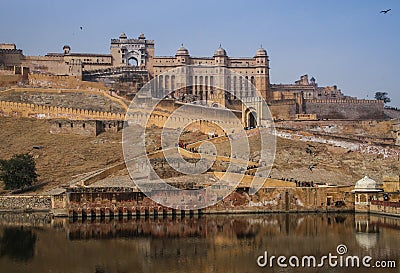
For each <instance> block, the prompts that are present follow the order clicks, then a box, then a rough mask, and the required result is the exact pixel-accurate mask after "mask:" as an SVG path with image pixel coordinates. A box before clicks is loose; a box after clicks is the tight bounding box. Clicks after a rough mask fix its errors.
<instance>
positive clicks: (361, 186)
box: [354, 176, 379, 191]
mask: <svg viewBox="0 0 400 273" xmlns="http://www.w3.org/2000/svg"><path fill="white" fill-rule="evenodd" d="M354 190H362V191H363V190H366V191H371V190H372V191H375V190H379V189H378V183H376V181H375V180H373V179H371V178H369V177H368V176H365V177H364V178H362V179H360V180H358V181H357V183H356V185H355V187H354Z"/></svg>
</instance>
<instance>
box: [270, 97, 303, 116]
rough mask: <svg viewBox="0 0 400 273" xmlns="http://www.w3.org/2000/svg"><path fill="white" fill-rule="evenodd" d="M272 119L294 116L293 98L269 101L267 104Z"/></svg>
mask: <svg viewBox="0 0 400 273" xmlns="http://www.w3.org/2000/svg"><path fill="white" fill-rule="evenodd" d="M268 107H269V110H270V111H271V114H272V117H273V118H274V120H291V119H295V117H296V112H297V111H296V103H295V101H294V100H286V101H285V100H282V101H271V102H270V103H269V104H268Z"/></svg>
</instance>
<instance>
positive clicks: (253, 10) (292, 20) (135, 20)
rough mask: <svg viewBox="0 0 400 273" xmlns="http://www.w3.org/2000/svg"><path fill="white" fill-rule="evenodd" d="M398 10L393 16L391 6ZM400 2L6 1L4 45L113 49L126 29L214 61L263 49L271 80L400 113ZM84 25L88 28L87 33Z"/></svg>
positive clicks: (160, 50)
mask: <svg viewBox="0 0 400 273" xmlns="http://www.w3.org/2000/svg"><path fill="white" fill-rule="evenodd" d="M386 9H392V10H391V11H390V12H388V13H387V14H382V13H380V11H381V10H386ZM399 26H400V1H399V0H374V1H373V0H260V1H255V0H246V1H235V0H232V1H213V0H204V1H194V0H193V1H192V0H186V1H185V0H164V1H162V0H159V1H151V0H149V1H136V0H128V1H126V0H119V1H110V0H108V1H103V0H97V1H82V0H80V1H77V0H69V1H65V0H64V1H60V0H37V1H35V0H28V1H18V0H2V3H1V5H0V42H7V43H15V44H16V45H17V47H18V48H19V49H22V50H23V52H24V54H25V55H45V54H46V53H48V52H62V47H63V46H64V45H65V44H68V45H70V46H71V51H72V52H86V53H109V51H110V39H111V38H118V37H119V35H120V33H121V32H125V33H126V34H127V35H128V37H131V38H136V37H137V36H138V35H139V34H140V33H141V32H143V33H144V34H145V36H146V38H147V39H153V40H155V54H156V56H165V55H167V56H170V55H174V54H175V52H176V49H177V48H178V47H179V46H180V45H181V43H183V44H184V46H185V47H186V48H187V49H188V50H189V52H190V54H191V55H192V56H212V55H213V53H214V50H215V49H216V48H218V46H219V45H220V44H221V45H222V47H224V48H225V50H226V51H227V54H228V56H232V57H252V56H254V54H255V52H256V50H257V49H258V48H259V47H260V46H261V45H262V46H263V47H264V48H265V49H266V50H267V52H268V55H269V59H270V67H271V70H270V79H271V83H293V82H294V81H296V80H297V79H298V78H299V77H300V76H301V75H304V74H308V75H309V77H310V78H311V77H312V76H313V77H314V78H316V80H317V82H318V84H319V85H320V86H326V85H337V86H338V88H340V89H341V90H342V92H344V93H345V94H346V95H351V96H357V97H358V98H360V99H371V98H373V97H374V94H375V92H377V91H383V92H387V93H388V96H389V97H390V98H391V99H392V102H391V103H389V104H388V105H390V106H394V107H400V90H399V87H400V75H399V72H400V66H399V65H400V28H399ZM80 27H82V29H80Z"/></svg>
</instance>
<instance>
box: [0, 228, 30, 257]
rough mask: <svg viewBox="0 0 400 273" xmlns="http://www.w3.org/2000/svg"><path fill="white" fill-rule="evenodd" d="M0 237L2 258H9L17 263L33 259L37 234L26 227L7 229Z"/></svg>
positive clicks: (0, 255)
mask: <svg viewBox="0 0 400 273" xmlns="http://www.w3.org/2000/svg"><path fill="white" fill-rule="evenodd" d="M2 233H3V234H2V235H1V236H0V257H3V256H7V257H9V258H11V259H13V260H17V261H28V260H30V259H32V258H33V254H34V249H35V243H36V234H34V233H33V231H32V230H31V229H26V228H24V227H6V228H4V229H3V232H2Z"/></svg>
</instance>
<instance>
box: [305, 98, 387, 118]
mask: <svg viewBox="0 0 400 273" xmlns="http://www.w3.org/2000/svg"><path fill="white" fill-rule="evenodd" d="M304 110H305V113H306V114H316V115H317V117H318V118H319V119H348V120H366V119H375V120H380V119H384V111H383V110H384V106H383V101H379V100H304Z"/></svg>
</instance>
